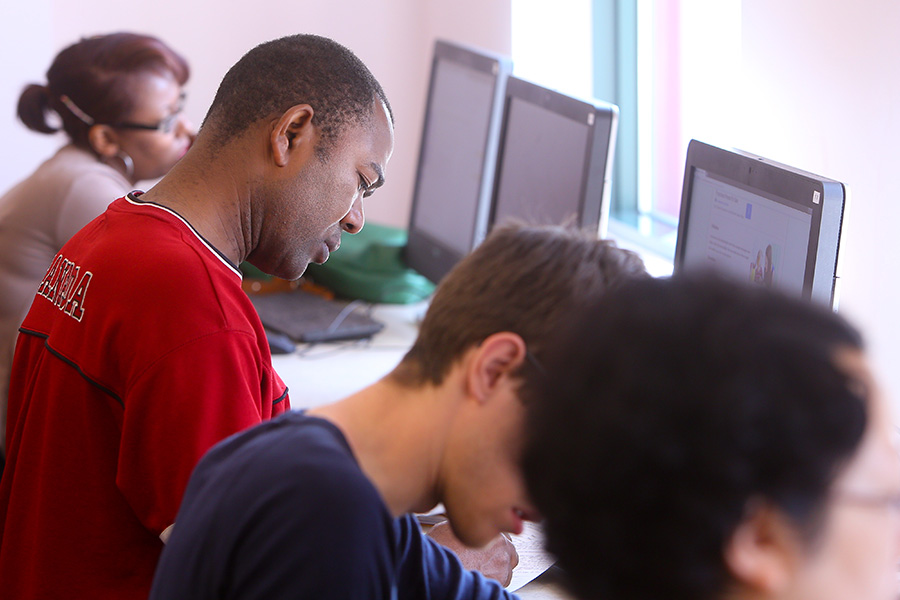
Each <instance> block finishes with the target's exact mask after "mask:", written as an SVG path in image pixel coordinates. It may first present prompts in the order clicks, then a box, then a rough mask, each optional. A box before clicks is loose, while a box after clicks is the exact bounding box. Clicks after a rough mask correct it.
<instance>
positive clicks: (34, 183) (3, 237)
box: [0, 145, 131, 452]
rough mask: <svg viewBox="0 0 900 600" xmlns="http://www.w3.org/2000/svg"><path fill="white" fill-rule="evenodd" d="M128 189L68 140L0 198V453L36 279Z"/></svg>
mask: <svg viewBox="0 0 900 600" xmlns="http://www.w3.org/2000/svg"><path fill="white" fill-rule="evenodd" d="M129 191H131V184H130V183H129V182H128V180H127V179H125V177H124V176H123V175H122V174H121V173H119V172H118V171H116V170H115V169H113V168H112V167H109V166H107V165H105V164H103V163H101V162H100V161H99V160H98V159H97V157H96V156H94V155H93V154H91V153H90V152H88V151H86V150H81V149H79V148H76V147H74V146H71V145H69V146H64V147H62V148H60V150H59V151H58V152H57V153H56V154H55V155H54V156H53V157H52V158H50V159H49V160H47V161H46V162H45V163H43V164H42V165H41V166H40V167H38V168H37V170H36V171H35V172H34V173H32V174H31V175H30V176H29V177H28V178H27V179H25V180H24V181H22V182H21V183H19V184H18V185H16V186H15V187H13V188H12V189H11V190H9V191H8V192H7V193H6V194H5V195H4V196H3V197H2V198H0V452H3V451H5V448H6V444H5V439H6V404H7V394H8V391H9V372H10V366H11V364H12V358H13V352H14V349H15V343H16V337H17V334H18V329H19V325H21V323H22V320H23V319H24V318H25V315H26V314H27V313H28V309H29V308H30V307H31V302H32V300H33V298H34V295H35V291H36V290H37V287H38V284H39V283H40V281H41V279H42V278H43V277H44V274H45V273H46V272H47V268H48V267H49V266H50V263H51V262H52V260H53V257H54V256H56V253H57V252H59V250H60V248H62V246H63V244H65V243H66V242H67V241H68V240H69V238H70V237H72V235H74V234H75V232H77V231H78V230H79V229H81V228H82V227H84V225H86V224H87V223H88V222H89V221H91V220H92V219H94V217H96V216H97V215H99V214H100V213H102V212H103V211H105V210H106V207H107V206H108V205H109V204H110V203H111V202H112V201H113V200H115V199H117V198H119V197H121V196H124V195H125V194H126V193H128V192H129Z"/></svg>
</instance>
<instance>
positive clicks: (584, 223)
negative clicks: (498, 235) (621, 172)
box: [491, 77, 618, 235]
mask: <svg viewBox="0 0 900 600" xmlns="http://www.w3.org/2000/svg"><path fill="white" fill-rule="evenodd" d="M506 94H507V99H506V112H505V115H504V122H503V131H502V134H501V142H500V156H499V159H498V166H497V181H496V183H495V189H494V201H493V209H492V217H491V223H492V225H493V224H496V223H502V222H503V221H504V220H508V219H510V218H515V219H519V220H525V221H527V222H529V223H549V224H559V223H564V222H571V223H574V224H576V225H577V226H579V227H581V228H585V229H590V230H592V231H595V232H597V233H598V234H599V235H604V234H605V230H606V217H607V215H608V214H609V202H608V199H609V190H610V176H611V173H612V160H613V154H614V148H615V139H616V126H617V124H618V108H617V107H616V106H615V105H613V104H607V103H602V102H598V101H595V102H585V101H582V100H578V99H576V98H572V97H570V96H566V95H564V94H560V93H558V92H555V91H552V90H549V89H546V88H543V87H541V86H538V85H535V84H533V83H530V82H527V81H525V80H522V79H518V78H516V77H511V78H510V80H509V83H508V84H507V90H506Z"/></svg>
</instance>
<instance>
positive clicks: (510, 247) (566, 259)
mask: <svg viewBox="0 0 900 600" xmlns="http://www.w3.org/2000/svg"><path fill="white" fill-rule="evenodd" d="M642 275H646V271H645V270H644V264H643V262H642V261H641V259H640V257H638V256H637V254H635V253H633V252H630V251H628V250H623V249H621V248H618V247H616V244H615V243H614V242H612V241H608V240H599V239H597V236H596V235H595V234H591V233H587V232H582V231H578V230H576V229H573V228H567V227H563V226H529V225H525V224H517V223H511V224H507V225H503V226H500V227H498V228H496V229H495V230H494V231H493V232H492V233H491V234H490V235H489V236H488V237H487V239H485V240H484V242H483V243H482V244H481V245H480V246H478V248H476V249H475V250H474V251H473V252H472V253H471V254H470V255H469V256H467V257H466V258H464V259H463V260H462V261H461V262H460V263H459V264H458V265H456V267H454V268H453V270H452V271H451V272H450V273H448V274H447V276H446V277H445V278H444V280H443V281H441V283H440V285H439V286H438V288H437V291H436V292H435V294H434V297H433V298H432V300H431V304H430V306H429V308H428V312H427V313H426V315H425V318H424V319H423V321H422V323H421V326H420V327H419V335H418V337H417V339H416V342H415V344H414V345H413V347H412V348H411V349H410V351H409V352H408V353H407V354H406V356H405V357H404V358H403V361H402V362H401V363H400V366H399V367H398V368H397V369H396V370H395V372H394V376H395V377H397V378H398V379H399V380H400V381H401V382H404V383H406V384H409V385H422V384H425V383H431V384H434V385H438V384H440V383H441V382H442V381H443V378H444V376H446V375H447V373H448V372H449V370H450V368H451V366H452V365H453V363H454V362H455V361H456V360H458V359H460V358H462V355H463V353H464V352H466V351H467V350H468V349H470V348H472V347H474V346H476V345H478V344H480V343H481V342H482V341H483V340H484V339H486V338H487V337H488V336H490V335H492V334H494V333H497V332H500V331H511V332H514V333H517V334H518V335H520V336H521V337H522V339H523V340H524V341H525V343H526V344H527V346H528V349H529V352H530V353H531V354H532V355H533V356H535V357H537V358H538V360H540V356H541V352H542V346H543V344H544V340H545V339H546V338H547V337H548V336H549V335H550V333H551V332H552V331H553V330H554V329H555V328H556V327H558V326H559V324H560V323H561V322H562V321H563V320H564V317H565V315H566V314H567V313H569V312H570V311H571V309H572V308H573V307H574V306H577V305H579V304H581V303H591V302H595V301H596V300H597V299H598V297H599V296H600V295H601V294H602V293H603V292H605V291H606V290H607V289H609V288H610V287H613V286H615V285H617V284H618V283H619V282H620V281H621V280H623V279H626V278H629V277H634V276H642Z"/></svg>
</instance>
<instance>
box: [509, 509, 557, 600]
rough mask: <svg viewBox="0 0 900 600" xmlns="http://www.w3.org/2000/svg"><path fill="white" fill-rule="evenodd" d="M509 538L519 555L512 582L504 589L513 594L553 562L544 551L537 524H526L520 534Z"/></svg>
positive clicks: (542, 539) (542, 536)
mask: <svg viewBox="0 0 900 600" xmlns="http://www.w3.org/2000/svg"><path fill="white" fill-rule="evenodd" d="M510 538H511V539H512V543H513V546H515V547H516V552H518V553H519V564H518V565H516V568H515V569H513V573H512V581H510V582H509V585H508V586H506V589H507V590H509V591H510V592H515V591H516V590H518V589H519V588H521V587H522V586H524V585H525V584H527V583H528V582H530V581H531V580H532V579H534V578H535V577H537V576H538V575H540V574H541V573H543V572H544V571H546V570H547V569H549V568H550V566H551V565H552V564H553V563H554V560H553V557H552V556H550V555H549V554H548V553H547V551H546V550H544V534H543V531H542V530H541V526H540V525H538V524H537V523H529V522H526V523H525V528H524V530H523V531H522V534H521V535H511V536H510Z"/></svg>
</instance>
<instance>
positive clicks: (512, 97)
mask: <svg viewBox="0 0 900 600" xmlns="http://www.w3.org/2000/svg"><path fill="white" fill-rule="evenodd" d="M514 101H523V102H527V103H530V104H533V105H536V106H538V107H540V108H542V109H545V110H547V111H550V112H552V113H555V114H557V115H560V116H563V117H566V118H568V119H571V120H573V121H577V122H582V123H583V122H588V123H589V125H588V126H589V127H590V131H589V134H588V136H587V137H588V142H587V146H588V147H587V148H586V149H585V161H584V165H583V168H582V174H581V182H580V187H579V189H580V198H579V204H578V211H577V214H576V215H575V218H576V223H574V225H575V226H577V227H579V228H581V229H586V230H590V231H592V232H594V233H596V234H597V235H598V236H599V237H605V236H606V233H607V229H608V223H609V205H610V192H611V188H612V185H611V184H612V172H613V161H614V158H615V149H616V136H617V133H618V124H619V107H618V106H616V105H615V104H611V103H609V102H603V101H601V100H590V101H588V100H584V99H580V98H576V97H574V96H570V95H566V94H563V93H561V92H558V91H556V90H552V89H550V88H547V87H544V86H541V85H538V84H536V83H534V82H532V81H528V80H526V79H523V78H520V77H516V76H512V77H510V78H509V81H508V82H507V84H506V100H505V102H504V110H503V126H502V128H501V133H500V146H499V150H498V154H497V166H496V176H495V177H494V191H493V196H492V198H493V199H492V201H491V215H490V228H493V227H494V225H496V224H497V210H498V199H499V196H500V193H501V190H502V186H503V182H502V181H501V178H502V172H503V164H504V163H503V161H504V157H505V153H506V143H507V142H506V140H507V136H508V132H509V118H510V114H511V111H510V105H511V104H512V103H513V102H514ZM513 216H515V215H513ZM523 217H525V218H527V217H526V216H524V215H523Z"/></svg>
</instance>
